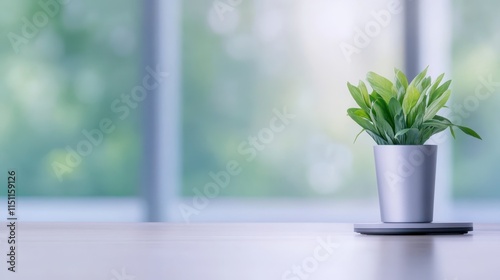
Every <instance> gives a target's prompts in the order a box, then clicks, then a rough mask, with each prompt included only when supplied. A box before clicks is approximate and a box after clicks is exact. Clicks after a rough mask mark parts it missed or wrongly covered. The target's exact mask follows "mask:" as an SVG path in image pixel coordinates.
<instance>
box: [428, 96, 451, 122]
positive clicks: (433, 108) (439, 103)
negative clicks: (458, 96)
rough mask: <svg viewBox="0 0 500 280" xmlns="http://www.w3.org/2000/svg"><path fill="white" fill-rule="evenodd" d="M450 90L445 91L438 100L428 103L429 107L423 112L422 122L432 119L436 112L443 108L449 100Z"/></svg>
mask: <svg viewBox="0 0 500 280" xmlns="http://www.w3.org/2000/svg"><path fill="white" fill-rule="evenodd" d="M450 94H451V90H447V91H445V92H444V93H443V94H442V95H441V96H440V97H439V98H438V99H436V100H434V101H433V102H432V103H429V107H427V110H426V112H425V116H424V121H427V120H430V119H432V118H433V117H434V116H435V115H436V114H437V112H438V111H439V110H440V109H441V108H443V106H444V105H445V104H446V102H448V99H449V98H450Z"/></svg>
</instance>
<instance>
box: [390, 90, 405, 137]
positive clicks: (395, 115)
mask: <svg viewBox="0 0 500 280" xmlns="http://www.w3.org/2000/svg"><path fill="white" fill-rule="evenodd" d="M387 107H388V109H389V114H390V116H391V118H392V120H393V124H394V132H397V131H399V130H401V129H404V128H405V127H406V123H405V118H404V115H403V108H401V104H399V102H398V101H397V100H396V98H394V97H393V98H391V100H390V101H389V104H388V106H387Z"/></svg>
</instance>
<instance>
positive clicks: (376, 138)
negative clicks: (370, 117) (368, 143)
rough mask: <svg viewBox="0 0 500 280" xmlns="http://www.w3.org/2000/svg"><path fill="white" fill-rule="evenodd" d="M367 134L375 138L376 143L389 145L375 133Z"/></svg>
mask: <svg viewBox="0 0 500 280" xmlns="http://www.w3.org/2000/svg"><path fill="white" fill-rule="evenodd" d="M366 133H368V135H370V136H371V137H372V138H373V140H374V141H375V143H377V144H378V145H388V144H389V143H388V142H387V141H386V140H384V139H383V138H382V137H380V136H379V135H378V134H376V133H373V132H371V131H366Z"/></svg>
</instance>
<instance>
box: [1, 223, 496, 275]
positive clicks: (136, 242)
mask: <svg viewBox="0 0 500 280" xmlns="http://www.w3.org/2000/svg"><path fill="white" fill-rule="evenodd" d="M7 230H8V227H7V226H6V223H3V225H2V227H1V229H0V236H1V243H0V244H1V249H2V251H1V252H0V253H1V254H2V256H4V257H3V258H2V260H5V259H6V258H7V256H6V254H7V253H8V252H7V249H8V248H7V244H6V242H5V241H6V240H7V235H8V234H9V232H8V231H7ZM16 230H17V232H16V241H17V242H16V245H17V252H16V270H17V272H15V273H12V272H10V271H8V270H7V267H8V264H7V263H6V262H5V261H2V265H1V270H0V279H2V280H3V279H50V280H58V279H65V280H66V279H71V280H79V279H85V280H89V279H92V280H96V279H103V280H110V279H111V280H133V279H135V280H146V279H147V280H149V279H151V280H156V279H173V280H177V279H180V280H182V279H214V280H226V279H231V280H233V279H235V280H245V279H257V280H265V279H275V280H280V279H289V280H303V279H310V280H314V279H332V280H333V279H384V280H390V279H398V280H402V279H404V280H406V279H426V280H429V279H431V280H432V279H439V280H465V279H480V280H486V279H497V280H498V279H500V225H496V224H479V225H477V224H476V225H474V231H473V232H471V233H469V234H467V235H421V236H368V235H360V234H357V233H354V232H353V226H352V225H351V224H285V223H283V224H280V223H269V224H164V223H157V224H153V223H135V224H134V223H129V224H127V223H116V224H114V223H101V224H96V223H18V224H17V229H16Z"/></svg>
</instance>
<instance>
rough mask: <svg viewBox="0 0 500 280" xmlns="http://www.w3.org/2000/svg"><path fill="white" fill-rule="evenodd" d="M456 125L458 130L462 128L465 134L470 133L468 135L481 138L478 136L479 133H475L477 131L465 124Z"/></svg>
mask: <svg viewBox="0 0 500 280" xmlns="http://www.w3.org/2000/svg"><path fill="white" fill-rule="evenodd" d="M457 127H458V128H460V130H462V131H463V132H464V133H465V134H467V135H470V136H472V137H474V138H477V139H479V140H483V139H482V138H481V136H479V134H477V132H475V131H474V130H472V129H470V128H468V127H466V126H461V125H457Z"/></svg>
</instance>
